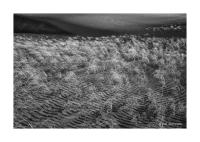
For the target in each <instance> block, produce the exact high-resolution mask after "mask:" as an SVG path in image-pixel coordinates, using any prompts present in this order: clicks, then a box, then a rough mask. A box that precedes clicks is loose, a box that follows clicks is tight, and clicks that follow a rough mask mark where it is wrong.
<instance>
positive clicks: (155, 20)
mask: <svg viewBox="0 0 200 142" xmlns="http://www.w3.org/2000/svg"><path fill="white" fill-rule="evenodd" d="M20 15H21V16H22V17H23V18H24V19H27V18H28V19H31V20H32V21H37V22H41V23H45V24H46V25H47V24H48V25H51V27H49V26H44V28H43V27H42V26H40V27H42V28H41V29H37V28H36V29H37V30H36V31H41V32H46V33H49V31H51V30H53V31H58V32H60V31H62V32H63V33H72V34H79V35H106V34H124V33H131V34H135V33H145V32H146V28H148V27H154V26H156V27H158V26H163V25H174V24H175V25H177V24H181V25H185V24H186V15H185V14H20ZM15 17H17V18H18V16H17V15H15ZM16 20H17V19H15V21H16ZM21 22H22V23H23V21H21ZM25 23H27V22H26V21H25ZM18 25H19V24H15V27H14V28H15V31H20V32H23V31H25V32H27V27H25V28H24V29H23V28H20V30H19V26H18ZM27 25H28V24H27ZM32 25H33V26H35V25H34V24H32ZM32 25H31V26H30V27H32ZM43 25H44V24H43ZM36 27H37V26H36ZM28 30H29V31H30V30H31V32H34V30H35V28H29V29H28ZM154 32H155V31H154ZM176 32H177V31H176Z"/></svg>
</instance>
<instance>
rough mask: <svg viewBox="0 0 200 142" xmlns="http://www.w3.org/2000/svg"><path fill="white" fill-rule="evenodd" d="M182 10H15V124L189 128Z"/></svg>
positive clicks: (25, 126) (184, 26)
mask: <svg viewBox="0 0 200 142" xmlns="http://www.w3.org/2000/svg"><path fill="white" fill-rule="evenodd" d="M186 17H187V15H186V14H185V13H170V14H168V13H155V14H154V13H150V14H148V13H123V14H121V13H113V14H112V13H109V14H105V13H104V14H99V13H98V14H96V13H89V14H88V13H81V14H72V13H70V14H68V13H55V14H54V13H39V14H38V13H37V14H36V13H14V14H13V19H14V20H13V21H14V23H13V27H14V31H13V36H14V41H13V42H14V49H13V50H14V51H13V54H14V55H13V56H14V63H13V66H14V72H13V79H14V90H13V91H14V93H13V95H14V97H13V98H14V101H13V103H14V104H13V107H14V108H13V110H14V112H13V113H14V114H13V115H14V118H13V127H14V128H17V129H21V128H73V129H75V128H76V129H77V128H80V129H82V128H93V129H95V128H98V129H108V128H111V129H121V128H122V129H124V128H129V129H135V128H137V129H140V128H153V129H157V128H164V129H165V128H167V129H169V128H170V129H171V128H187V117H186V112H187V96H186V95H187V94H186V89H187V83H186V58H187V44H186V41H187V36H186V27H187V26H186V23H187V22H186V21H187V20H186Z"/></svg>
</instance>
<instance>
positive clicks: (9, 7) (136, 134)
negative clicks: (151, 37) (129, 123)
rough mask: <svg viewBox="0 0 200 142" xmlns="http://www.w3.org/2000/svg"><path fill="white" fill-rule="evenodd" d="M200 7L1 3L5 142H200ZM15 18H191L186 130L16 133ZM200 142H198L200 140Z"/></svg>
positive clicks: (40, 0) (128, 0)
mask: <svg viewBox="0 0 200 142" xmlns="http://www.w3.org/2000/svg"><path fill="white" fill-rule="evenodd" d="M199 9H200V8H199V4H198V2H197V1H191V0H190V1H183V0H177V1H175V0H167V1H161V0H151V1H150V0H146V1H144V0H135V1H134V0H120V1H118V0H98V1H96V0H84V1H83V0H82V1H81V0H80V1H77V0H71V1H67V0H61V1H60V0H56V1H52V0H31V1H30V0H18V1H17V0H15V1H14V0H13V1H11V0H7V1H1V4H0V10H1V12H0V14H1V22H0V23H1V26H0V27H1V34H0V35H1V37H0V40H1V44H0V45H1V47H0V48H1V50H0V53H1V56H0V57H1V59H0V62H1V66H0V67H1V70H0V71H1V72H0V75H1V85H0V86H1V92H0V94H1V102H0V114H1V116H0V128H1V132H0V135H1V137H0V138H1V141H2V142H3V141H8V142H9V141H15V142H16V141H20V142H23V141H24V142H27V141H31V142H37V141H48V142H49V141H70V140H71V141H100V142H102V141H104V140H106V141H120V142H122V141H129V140H130V141H149V140H152V141H164V142H165V141H166V142H169V141H190V140H191V141H193V140H192V139H196V140H197V139H199V137H198V131H199V130H198V129H199V120H200V118H199V108H200V107H199V104H200V103H199V100H200V99H199V96H200V91H199V88H200V87H199V86H200V80H199V79H200V78H199V74H200V72H199V65H200V64H199V61H200V60H199V57H200V55H199V53H200V52H199V51H200V47H199V46H200V44H199V41H198V40H199V35H200V32H199V28H200V22H199V17H200V16H199V14H198V13H200V11H199ZM13 13H187V28H188V30H187V32H188V34H187V57H188V62H187V90H188V91H187V100H188V101H187V102H188V109H187V112H188V113H187V116H188V117H187V121H188V128H187V129H173V130H172V129H171V130H166V129H163V130H161V129H159V130H155V129H144V130H142V129H129V130H124V129H118V130H102V129H101V130H100V129H98V130H94V129H76V130H74V129H42V130H38V129H35V130H27V129H24V130H20V129H13ZM197 141H198V140H197Z"/></svg>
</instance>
